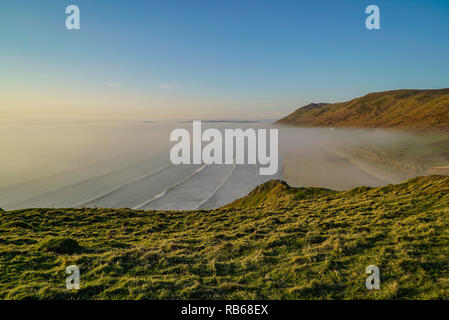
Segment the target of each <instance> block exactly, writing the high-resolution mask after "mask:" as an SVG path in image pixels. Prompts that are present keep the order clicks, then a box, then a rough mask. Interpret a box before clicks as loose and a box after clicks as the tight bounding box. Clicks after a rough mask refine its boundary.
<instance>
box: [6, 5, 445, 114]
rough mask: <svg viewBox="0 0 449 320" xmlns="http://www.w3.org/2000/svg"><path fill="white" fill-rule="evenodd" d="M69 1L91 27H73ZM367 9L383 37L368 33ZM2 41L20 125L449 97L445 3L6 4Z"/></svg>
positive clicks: (10, 107)
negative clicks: (404, 96) (402, 95)
mask: <svg viewBox="0 0 449 320" xmlns="http://www.w3.org/2000/svg"><path fill="white" fill-rule="evenodd" d="M70 4H76V5H78V6H79V8H80V10H81V30H76V31H68V30H66V28H65V19H66V16H67V15H66V14H65V7H66V6H67V5H70ZM369 4H375V5H378V6H379V8H380V11H381V30H367V29H366V28H365V19H366V17H367V15H366V14H365V8H366V6H367V5H369ZM0 39H1V50H0V88H1V89H0V118H1V117H3V119H12V120H15V119H18V120H30V119H31V120H32V119H33V118H34V117H36V119H42V118H45V117H47V116H46V115H48V119H72V118H73V119H78V118H80V119H91V118H92V119H126V120H131V119H136V120H140V119H141V118H145V119H150V118H155V119H158V118H221V117H225V118H245V119H246V118H278V117H280V116H283V115H285V114H287V113H289V112H291V111H292V110H294V109H295V108H296V107H298V106H301V105H304V104H307V103H309V102H332V101H344V100H348V99H352V98H354V97H357V96H361V95H364V94H366V93H368V92H371V91H381V90H390V89H398V88H442V87H449V1H447V0H421V1H418V0H407V1H405V0H394V1H393V0H389V1H383V0H373V1H358V0H341V1H336V0H333V1H332V0H328V1H324V0H314V1H299V0H295V1H281V0H280V1H254V0H239V1H233V0H226V1H224V0H220V1H218V0H208V1H195V0H193V1H185V0H183V1H170V0H163V1H119V0H70V1H60V0H57V1H56V0H39V1H34V0H33V1H32V0H28V1H24V0H15V1H2V2H1V4H0ZM50 114H51V116H50Z"/></svg>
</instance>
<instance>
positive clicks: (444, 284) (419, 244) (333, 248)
mask: <svg viewBox="0 0 449 320" xmlns="http://www.w3.org/2000/svg"><path fill="white" fill-rule="evenodd" d="M448 203H449V177H442V176H429V177H419V178H415V179H413V180H410V181H407V182H405V183H402V184H399V185H388V186H385V187H380V188H368V187H359V188H355V189H352V190H349V191H341V192H340V191H332V190H327V189H323V188H292V187H290V186H288V185H287V184H286V183H285V182H282V181H279V180H272V181H269V182H267V183H266V184H263V185H261V186H259V187H257V188H256V189H254V190H253V191H252V192H251V193H250V194H249V195H248V196H246V197H244V198H241V199H239V200H236V201H235V202H233V203H232V204H230V205H228V206H226V207H223V208H219V209H215V210H196V211H178V212H175V211H143V210H131V209H100V208H91V209H90V208H83V209H25V210H16V211H0V244H1V245H0V270H1V272H0V299H448V298H449V269H448V268H447V266H448V265H449V209H448V205H447V204H448ZM71 264H75V265H77V266H78V267H79V268H80V271H81V281H80V289H79V290H76V291H74V290H72V291H68V290H66V288H65V279H66V277H67V275H66V273H65V268H66V267H67V266H69V265H71ZM369 265H376V266H378V267H379V268H380V273H381V274H380V278H381V290H367V289H366V288H365V280H366V278H367V276H368V275H367V274H366V273H365V268H366V267H367V266H369Z"/></svg>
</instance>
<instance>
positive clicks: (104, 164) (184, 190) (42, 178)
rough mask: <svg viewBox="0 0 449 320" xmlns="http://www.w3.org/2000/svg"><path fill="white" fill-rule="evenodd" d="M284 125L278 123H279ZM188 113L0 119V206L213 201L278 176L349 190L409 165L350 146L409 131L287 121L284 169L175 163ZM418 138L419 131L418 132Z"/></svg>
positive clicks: (389, 142)
mask: <svg viewBox="0 0 449 320" xmlns="http://www.w3.org/2000/svg"><path fill="white" fill-rule="evenodd" d="M203 127H204V128H209V127H213V128H217V129H220V130H223V129H224V128H242V129H246V128H273V127H275V125H272V124H268V123H262V122H241V123H239V122H213V121H212V122H204V123H203ZM277 127H279V126H277ZM175 128H186V129H188V130H191V128H192V125H191V123H190V122H187V121H184V122H171V123H158V122H104V123H100V122H91V123H34V124H1V125H0V148H1V150H2V157H0V207H1V208H4V209H8V210H10V209H21V208H31V207H50V208H53V207H54V208H60V207H110V208H122V207H129V208H136V209H165V210H174V209H176V210H184V209H208V208H216V207H219V206H223V205H225V204H228V203H230V202H232V201H234V200H235V199H238V198H240V197H243V196H245V195H246V194H248V193H249V192H250V191H251V190H252V189H253V188H254V187H255V186H257V185H259V184H262V183H264V182H266V181H268V180H270V179H273V178H277V179H285V180H286V181H287V182H288V183H289V184H291V185H293V186H319V187H326V188H331V189H339V190H344V189H349V188H352V187H356V186H359V185H366V186H380V185H386V184H389V183H397V182H400V181H401V179H403V178H404V173H403V172H401V171H400V170H398V169H397V168H394V167H392V166H390V167H388V168H386V167H385V168H382V167H381V166H378V165H374V164H372V163H370V162H369V161H366V160H362V159H359V158H358V157H355V156H353V155H350V154H349V153H348V150H351V148H352V147H354V148H359V147H360V146H364V147H366V146H373V147H376V146H397V145H401V144H403V143H404V141H407V143H410V141H412V140H413V139H414V138H413V139H412V138H411V136H410V135H409V134H406V133H401V132H391V131H384V130H367V129H366V130H349V129H347V130H337V129H335V130H334V129H330V128H314V129H312V128H310V129H309V128H287V127H282V126H280V127H279V128H280V135H279V151H280V155H279V169H278V173H277V174H275V175H273V176H261V175H259V170H258V168H259V167H258V165H250V164H233V165H198V164H196V165H193V164H192V165H173V164H171V162H170V159H169V153H170V148H171V146H172V145H173V143H172V144H171V143H170V141H169V136H170V132H171V131H172V130H173V129H175ZM417 141H418V140H417Z"/></svg>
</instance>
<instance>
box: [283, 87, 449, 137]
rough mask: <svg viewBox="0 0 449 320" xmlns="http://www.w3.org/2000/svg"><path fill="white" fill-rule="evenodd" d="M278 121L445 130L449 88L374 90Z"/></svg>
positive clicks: (317, 124)
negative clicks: (361, 95)
mask: <svg viewBox="0 0 449 320" xmlns="http://www.w3.org/2000/svg"><path fill="white" fill-rule="evenodd" d="M278 123H282V124H289V125H302V126H323V127H326V126H335V127H385V128H407V129H419V130H448V129H449V89H440V90H394V91H386V92H375V93H370V94H367V95H366V96H363V97H360V98H356V99H353V100H351V101H348V102H343V103H334V104H328V105H321V106H316V105H314V106H310V105H309V106H308V107H303V108H299V109H298V110H296V111H295V112H293V113H292V114H290V115H289V116H287V117H285V118H283V119H280V120H279V121H278Z"/></svg>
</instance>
